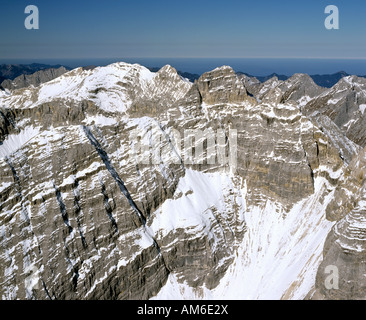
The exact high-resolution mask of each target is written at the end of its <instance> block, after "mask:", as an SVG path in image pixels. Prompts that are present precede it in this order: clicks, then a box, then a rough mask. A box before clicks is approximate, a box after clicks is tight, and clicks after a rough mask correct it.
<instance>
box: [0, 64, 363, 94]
mask: <svg viewBox="0 0 366 320" xmlns="http://www.w3.org/2000/svg"><path fill="white" fill-rule="evenodd" d="M84 68H95V66H89V67H84ZM47 69H51V70H58V71H57V73H56V74H55V75H54V77H56V75H57V76H60V75H61V70H64V72H66V71H68V70H70V69H71V68H70V67H68V66H62V65H47V64H39V63H33V64H29V65H26V64H13V65H11V64H3V65H0V88H1V87H2V88H5V87H8V86H11V82H13V81H14V80H15V79H16V78H18V79H16V80H15V83H17V86H18V87H19V85H22V86H28V85H30V84H33V85H39V84H40V82H39V81H38V82H37V81H34V80H32V78H31V77H27V76H31V75H33V78H37V74H38V75H40V74H43V73H42V72H38V71H44V70H47ZM148 69H149V70H150V71H151V72H157V71H159V69H160V68H157V67H151V68H148ZM36 72H38V73H37V74H35V73H36ZM177 73H178V74H179V75H180V76H182V77H183V78H186V79H188V80H189V81H191V82H194V81H195V80H198V79H199V78H200V76H201V75H199V74H196V73H189V72H184V71H179V70H178V71H177ZM237 74H238V75H242V74H244V75H246V76H249V77H251V78H256V79H258V80H259V81H260V82H266V81H267V80H269V79H271V78H273V77H277V78H278V79H279V80H287V79H289V78H290V77H289V76H286V75H281V74H277V73H272V74H270V75H268V76H253V75H250V74H248V73H245V72H241V71H239V72H237ZM348 76H350V74H348V73H346V72H344V71H339V72H336V73H334V74H323V75H319V74H316V75H310V77H311V78H312V79H313V80H314V82H315V83H316V84H317V85H318V86H321V87H325V88H331V87H332V86H334V85H335V84H336V83H337V82H338V81H339V80H340V79H342V78H344V77H348ZM49 77H50V76H48V78H47V77H46V78H45V79H44V80H43V81H46V79H48V81H49V80H52V79H51V78H49ZM51 77H52V76H51ZM359 77H362V78H366V76H359ZM27 78H29V80H24V79H27ZM4 80H8V81H6V82H5V83H3V81H4ZM25 81H26V82H25Z"/></svg>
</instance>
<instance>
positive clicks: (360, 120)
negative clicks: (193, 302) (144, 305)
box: [0, 62, 366, 300]
mask: <svg viewBox="0 0 366 320" xmlns="http://www.w3.org/2000/svg"><path fill="white" fill-rule="evenodd" d="M58 69H59V68H58ZM62 71H64V72H62V74H61V75H57V74H55V73H49V72H48V71H47V70H45V71H44V72H46V73H47V75H45V77H43V76H39V75H38V76H37V77H34V78H32V79H33V80H34V81H35V79H36V78H37V79H39V80H40V81H38V82H36V85H34V84H32V83H30V81H28V82H27V81H20V82H19V83H20V84H22V85H20V84H19V87H17V86H16V85H15V84H14V81H12V83H11V84H12V85H13V86H10V87H9V88H7V89H6V90H1V91H0V116H1V117H0V296H1V298H2V299H4V300H13V299H21V300H24V299H40V300H43V299H52V300H56V299H60V300H74V299H75V300H76V299H123V300H127V299H138V300H140V299H141V300H143V299H216V300H220V299H284V300H288V299H295V300H298V299H326V300H332V299H334V300H339V299H364V298H365V297H366V291H365V288H366V278H365V274H366V272H365V264H364V263H363V262H364V256H365V252H366V244H365V239H366V227H365V226H366V114H365V110H366V79H364V78H362V77H357V76H346V75H344V76H342V77H341V78H340V79H339V80H338V81H337V82H336V83H335V84H334V85H333V86H331V87H330V88H327V87H323V86H319V85H317V84H316V83H315V82H314V80H313V78H312V77H310V76H309V75H306V74H295V75H293V76H291V77H289V78H287V79H284V78H282V79H281V77H277V76H271V77H270V78H269V79H261V80H263V81H260V79H258V78H256V77H252V76H248V75H246V74H244V73H236V72H235V71H234V70H233V69H232V68H231V67H229V66H221V67H218V68H216V69H214V70H211V71H208V72H206V73H204V74H203V75H201V76H200V77H199V78H198V79H195V80H194V81H190V80H189V79H188V77H184V76H182V75H181V73H178V72H177V71H176V70H175V69H174V68H173V67H171V66H169V65H166V66H164V67H162V68H160V69H159V70H155V71H151V70H149V69H148V68H146V67H143V66H141V65H138V64H127V63H124V62H118V63H114V64H111V65H108V66H104V67H89V68H76V69H73V70H62ZM50 78H53V79H51V80H50ZM331 78H332V79H333V80H332V81H335V80H334V79H335V77H334V78H333V77H331ZM26 79H29V78H26ZM23 80H24V79H23ZM33 80H32V81H33ZM328 80H329V79H328ZM329 81H331V80H329ZM15 83H17V82H16V81H15ZM329 83H330V82H329ZM187 146H188V148H187ZM187 150H188V151H191V152H187ZM213 151H215V152H213ZM229 159H231V160H235V161H229ZM329 267H331V270H333V272H335V271H336V272H337V277H333V278H332V281H329V277H330V276H332V274H331V273H330V272H329Z"/></svg>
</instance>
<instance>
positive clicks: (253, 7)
mask: <svg viewBox="0 0 366 320" xmlns="http://www.w3.org/2000/svg"><path fill="white" fill-rule="evenodd" d="M30 4H34V5H37V6H38V8H39V11H40V29H39V30H26V29H25V27H24V20H25V18H26V14H24V9H25V7H26V6H27V5H30ZM329 4H333V5H337V6H338V8H339V11H340V29H339V30H331V31H330V30H326V29H325V27H324V20H325V18H326V15H325V14H324V9H325V7H326V6H327V5H329ZM365 18H366V1H364V0H347V1H339V0H329V1H325V0H306V1H299V0H277V1H274V0H256V1H252V0H251V1H248V0H226V1H221V0H195V1H192V0H185V1H178V0H155V1H151V0H131V1H129V0H128V1H127V0H126V1H125V0H104V1H100V0H98V1H96V0H88V1H79V0H73V1H70V0H63V1H56V0H26V1H24V0H16V1H14V0H1V9H0V28H1V30H2V35H1V37H0V59H10V58H12V59H29V58H30V59H36V58H37V59H43V58H44V59H57V58H72V59H78V58H115V57H170V58H174V57H203V58H218V57H225V58H234V57H237V58H246V57H266V58H287V57H292V58H303V57H306V58H315V57H316V58H344V59H345V58H366V41H365V37H366V19H365Z"/></svg>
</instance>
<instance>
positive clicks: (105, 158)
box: [83, 126, 146, 225]
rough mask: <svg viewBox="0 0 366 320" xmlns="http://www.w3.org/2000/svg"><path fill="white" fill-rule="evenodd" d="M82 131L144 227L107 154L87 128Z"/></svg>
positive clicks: (143, 222)
mask: <svg viewBox="0 0 366 320" xmlns="http://www.w3.org/2000/svg"><path fill="white" fill-rule="evenodd" d="M83 130H84V132H85V135H86V136H87V138H88V139H89V141H90V143H91V144H92V145H93V147H94V148H95V150H96V151H97V152H98V154H99V156H100V158H101V159H102V161H103V163H104V165H105V166H106V168H107V170H108V171H109V173H110V174H111V176H112V178H113V179H114V180H115V181H116V182H117V185H118V186H119V188H120V190H121V192H122V193H123V195H124V196H125V197H126V199H127V200H128V202H129V204H130V206H131V207H132V209H133V210H134V212H135V214H136V216H137V217H138V219H139V220H140V222H141V223H142V224H143V225H145V224H146V218H145V217H144V215H143V214H142V212H141V211H140V209H139V208H138V207H137V205H136V203H135V202H134V201H133V199H132V197H131V194H130V193H129V191H128V190H127V188H126V186H125V184H124V182H123V181H122V179H121V178H120V177H119V175H118V173H117V171H116V170H115V169H114V167H113V165H112V163H111V161H110V159H109V157H108V154H107V153H106V152H105V151H104V150H103V148H102V146H101V145H100V143H99V142H98V140H97V139H96V138H95V137H94V135H93V133H92V132H91V130H90V128H88V127H86V126H83Z"/></svg>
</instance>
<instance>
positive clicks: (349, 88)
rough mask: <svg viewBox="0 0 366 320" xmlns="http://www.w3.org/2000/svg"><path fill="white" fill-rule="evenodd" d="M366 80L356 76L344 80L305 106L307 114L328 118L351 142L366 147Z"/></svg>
mask: <svg viewBox="0 0 366 320" xmlns="http://www.w3.org/2000/svg"><path fill="white" fill-rule="evenodd" d="M365 89H366V79H364V78H359V77H356V76H349V77H345V78H342V79H341V80H340V81H339V82H338V83H337V84H336V85H334V86H333V87H332V88H330V89H327V90H326V91H324V92H323V93H322V94H320V95H319V96H317V97H314V99H311V100H310V101H308V102H307V104H306V106H304V108H303V109H304V113H305V114H308V115H310V114H312V113H314V112H317V113H321V114H323V115H326V116H328V117H329V118H330V119H331V120H332V121H333V122H334V123H335V124H336V125H337V126H338V127H339V128H340V129H341V130H342V132H343V133H344V135H345V136H347V137H348V138H349V139H350V140H351V141H353V142H355V143H357V144H358V145H360V146H362V147H365V145H366V131H365V130H366V129H365V128H366V123H365V121H366V120H365V119H366V114H364V111H365V107H366V101H365V99H366V98H365Z"/></svg>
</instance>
